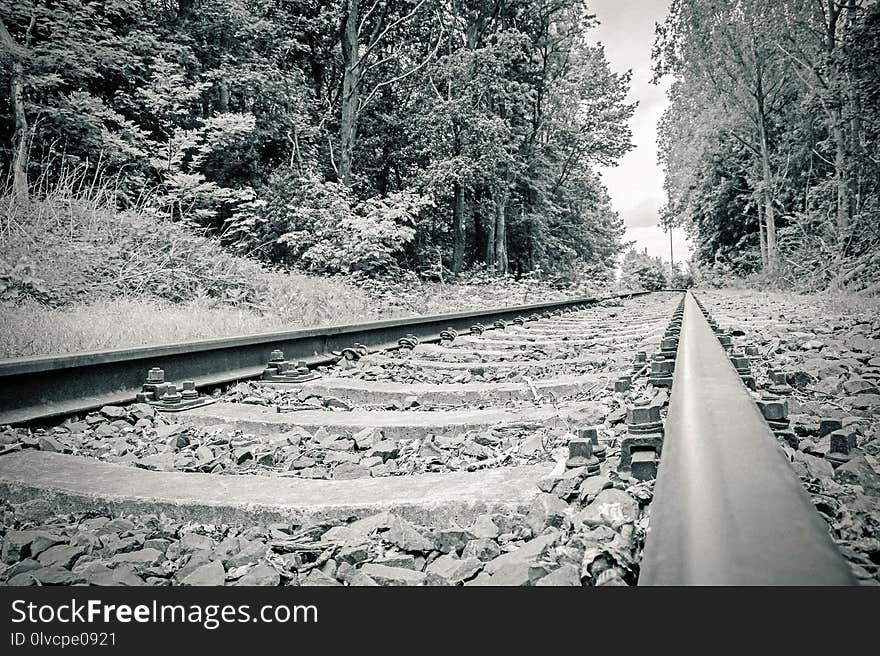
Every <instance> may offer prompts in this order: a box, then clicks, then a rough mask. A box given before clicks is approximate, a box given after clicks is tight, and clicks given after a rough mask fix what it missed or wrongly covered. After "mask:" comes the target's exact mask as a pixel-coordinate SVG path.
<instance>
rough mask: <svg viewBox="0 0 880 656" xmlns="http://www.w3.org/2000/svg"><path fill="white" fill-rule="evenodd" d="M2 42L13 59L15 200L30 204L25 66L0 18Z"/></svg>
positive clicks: (10, 83) (16, 45)
mask: <svg viewBox="0 0 880 656" xmlns="http://www.w3.org/2000/svg"><path fill="white" fill-rule="evenodd" d="M33 25H34V18H33V17H32V18H31V24H30V26H29V27H28V34H30V31H31V29H32V28H33ZM0 42H2V43H3V46H4V48H5V49H6V50H7V51H8V52H9V56H10V57H11V58H12V75H11V76H10V81H9V96H10V101H11V104H12V110H13V113H14V114H15V131H14V132H13V133H12V151H13V154H12V194H13V197H14V198H15V200H17V201H19V202H23V203H27V202H28V198H29V196H28V180H27V147H28V123H27V114H25V110H24V65H23V64H22V62H21V55H20V54H19V52H18V44H16V43H15V41H14V40H13V38H12V35H11V34H10V33H9V30H7V29H6V24H5V23H4V22H3V20H2V18H0Z"/></svg>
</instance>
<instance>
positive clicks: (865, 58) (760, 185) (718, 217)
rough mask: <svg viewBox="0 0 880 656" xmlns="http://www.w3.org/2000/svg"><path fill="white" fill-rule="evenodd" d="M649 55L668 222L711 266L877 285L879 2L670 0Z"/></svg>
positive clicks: (811, 282)
mask: <svg viewBox="0 0 880 656" xmlns="http://www.w3.org/2000/svg"><path fill="white" fill-rule="evenodd" d="M654 61H655V73H656V75H657V76H658V77H661V76H663V75H671V76H673V78H674V82H673V85H672V90H671V93H670V100H671V104H670V106H669V108H668V110H667V111H666V113H665V115H664V116H663V119H662V121H661V125H660V131H659V132H660V135H661V136H660V149H661V155H660V158H661V161H662V164H663V166H664V167H665V172H666V180H665V186H666V191H667V194H668V204H667V206H666V208H665V210H664V219H665V220H666V221H667V222H673V223H678V224H681V225H685V226H687V227H688V228H689V229H690V231H691V233H692V235H693V236H694V237H695V242H696V246H697V252H696V256H697V259H698V260H699V261H700V262H701V263H703V264H704V265H709V266H708V267H706V266H704V267H703V268H704V269H709V270H711V269H712V268H713V267H714V268H715V269H722V270H726V271H728V272H729V271H732V272H735V273H739V274H744V273H750V272H759V271H761V272H764V273H765V274H766V276H767V277H768V278H769V279H776V280H787V281H789V282H791V283H794V284H796V285H798V286H802V287H812V288H823V287H825V286H827V285H829V284H831V285H839V284H842V283H845V284H851V285H853V286H854V287H856V288H871V289H875V290H876V289H877V288H878V284H877V280H878V278H880V248H878V247H880V159H878V158H877V152H878V146H880V4H877V3H874V2H869V1H866V0H673V2H672V4H671V7H670V12H669V15H668V17H667V19H666V21H665V23H664V24H663V25H659V26H658V28H657V40H656V43H655V51H654Z"/></svg>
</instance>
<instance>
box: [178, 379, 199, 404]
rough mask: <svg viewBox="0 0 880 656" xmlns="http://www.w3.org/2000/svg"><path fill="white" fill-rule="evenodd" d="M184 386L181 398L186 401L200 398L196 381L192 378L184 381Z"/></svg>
mask: <svg viewBox="0 0 880 656" xmlns="http://www.w3.org/2000/svg"><path fill="white" fill-rule="evenodd" d="M182 387H183V388H182V389H181V391H180V398H181V399H183V400H185V401H192V400H193V399H197V398H199V393H198V392H197V391H196V383H195V381H192V380H185V381H183V386H182Z"/></svg>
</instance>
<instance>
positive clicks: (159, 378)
mask: <svg viewBox="0 0 880 656" xmlns="http://www.w3.org/2000/svg"><path fill="white" fill-rule="evenodd" d="M164 382H165V370H164V369H160V368H159V367H153V368H152V369H150V370H149V371H148V372H147V384H148V385H158V384H159V383H164Z"/></svg>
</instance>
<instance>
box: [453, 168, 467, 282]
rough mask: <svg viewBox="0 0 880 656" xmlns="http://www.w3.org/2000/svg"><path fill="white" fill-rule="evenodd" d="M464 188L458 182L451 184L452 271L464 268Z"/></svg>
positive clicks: (458, 271)
mask: <svg viewBox="0 0 880 656" xmlns="http://www.w3.org/2000/svg"><path fill="white" fill-rule="evenodd" d="M464 238H465V234H464V189H463V188H462V186H461V184H460V183H459V182H456V183H455V184H453V186H452V273H461V270H462V269H463V268H464Z"/></svg>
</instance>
